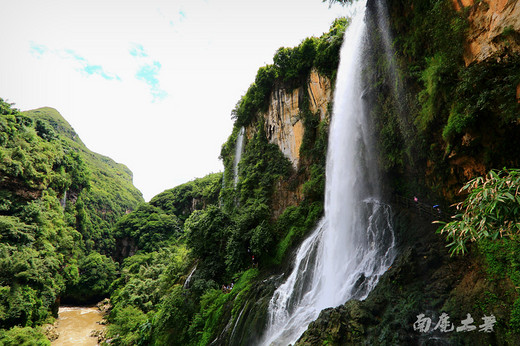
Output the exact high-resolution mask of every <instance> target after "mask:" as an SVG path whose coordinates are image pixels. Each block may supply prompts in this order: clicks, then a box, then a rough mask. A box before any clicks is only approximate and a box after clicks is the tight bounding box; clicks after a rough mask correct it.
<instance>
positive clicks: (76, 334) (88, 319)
mask: <svg viewBox="0 0 520 346" xmlns="http://www.w3.org/2000/svg"><path fill="white" fill-rule="evenodd" d="M58 315H59V316H58V333H59V335H60V336H59V338H58V339H56V340H54V341H53V342H52V343H51V344H52V346H72V345H77V346H91V345H92V346H95V345H97V344H98V343H97V338H95V337H91V336H90V333H91V332H92V331H93V330H94V329H95V330H103V328H104V326H102V325H99V324H98V323H97V322H99V321H101V320H102V317H103V316H102V315H101V312H100V311H99V310H98V308H97V307H96V306H91V307H70V306H63V307H60V310H59V312H58Z"/></svg>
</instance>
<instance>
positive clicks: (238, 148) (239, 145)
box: [233, 127, 244, 187]
mask: <svg viewBox="0 0 520 346" xmlns="http://www.w3.org/2000/svg"><path fill="white" fill-rule="evenodd" d="M243 147H244V128H243V127H241V128H240V131H239V132H238V136H237V141H236V144H235V160H234V161H233V184H234V185H233V186H234V187H236V186H237V183H238V163H239V162H240V159H241V158H242V151H243Z"/></svg>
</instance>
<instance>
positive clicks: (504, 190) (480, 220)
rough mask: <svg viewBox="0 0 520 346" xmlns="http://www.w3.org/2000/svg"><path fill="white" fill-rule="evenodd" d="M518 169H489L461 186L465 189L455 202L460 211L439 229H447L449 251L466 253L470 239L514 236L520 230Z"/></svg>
mask: <svg viewBox="0 0 520 346" xmlns="http://www.w3.org/2000/svg"><path fill="white" fill-rule="evenodd" d="M519 191H520V170H518V169H507V170H504V171H500V172H496V171H490V172H489V173H488V174H487V175H486V176H485V177H477V178H475V179H472V180H470V181H469V182H468V183H466V185H464V186H463V187H462V189H461V192H465V193H467V194H468V195H467V197H466V199H465V200H464V201H463V202H460V203H459V204H458V205H457V210H459V211H460V214H457V215H455V216H454V218H455V220H454V221H452V222H449V223H447V224H445V225H444V226H443V227H442V229H441V230H440V232H441V233H447V239H448V241H450V243H449V244H448V246H449V247H450V248H451V252H452V253H455V254H457V253H465V252H466V251H467V249H466V244H467V243H468V242H469V241H472V242H473V241H479V240H480V239H482V238H489V239H493V240H495V239H498V238H501V237H511V238H515V239H516V237H517V236H518V235H519V234H520V193H519Z"/></svg>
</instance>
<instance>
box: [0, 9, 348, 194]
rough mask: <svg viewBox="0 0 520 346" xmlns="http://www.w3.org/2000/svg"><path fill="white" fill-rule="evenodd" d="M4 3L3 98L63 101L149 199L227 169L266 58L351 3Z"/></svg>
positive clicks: (37, 103)
mask: <svg viewBox="0 0 520 346" xmlns="http://www.w3.org/2000/svg"><path fill="white" fill-rule="evenodd" d="M2 12H3V15H4V16H3V19H2V21H0V44H1V45H2V47H4V49H3V52H2V54H1V55H0V97H2V98H4V99H8V100H9V101H10V102H15V103H16V106H17V107H18V108H20V109H22V110H29V109H34V108H38V107H44V106H49V107H54V108H56V109H58V111H60V113H61V114H62V115H63V116H64V117H65V118H66V119H67V120H68V121H69V122H70V123H71V125H72V126H73V127H74V129H75V130H76V132H78V133H79V135H80V136H81V138H82V139H83V141H84V142H85V143H86V144H87V146H88V147H89V148H90V149H92V150H94V151H96V152H99V153H101V154H104V155H107V156H110V157H112V158H113V159H115V160H116V161H118V162H121V163H124V164H126V165H127V166H128V167H129V168H130V169H131V170H132V171H133V172H134V183H135V185H136V186H137V187H138V188H139V189H140V190H141V191H142V192H143V193H144V195H145V198H146V199H150V198H151V197H153V196H154V195H155V194H157V193H159V192H161V191H163V190H165V189H168V188H171V187H173V186H176V185H178V184H181V183H183V182H186V181H188V180H191V179H193V178H195V177H201V176H204V175H206V174H208V173H210V172H217V171H221V170H222V163H221V162H220V160H219V159H218V156H219V153H220V148H221V145H222V143H224V142H225V141H226V139H227V137H228V136H229V134H230V132H231V128H232V121H231V117H230V114H231V111H232V110H233V108H234V106H235V104H236V102H237V101H238V100H239V99H240V97H241V96H242V95H243V94H244V93H245V91H246V90H247V88H248V87H249V85H250V84H251V83H252V82H253V81H254V77H255V75H256V71H257V70H258V68H259V67H261V66H264V65H266V64H269V63H272V56H273V54H274V53H275V51H276V50H277V49H278V48H279V47H281V46H286V47H291V46H295V45H297V44H299V43H300V42H301V41H302V40H303V39H304V38H305V37H308V36H312V35H314V36H319V35H321V34H322V33H323V32H325V31H327V30H328V28H329V26H330V24H331V23H332V21H333V19H334V18H336V17H338V16H344V15H346V14H347V10H346V9H344V8H342V7H341V6H339V5H334V6H332V7H330V8H329V6H328V4H326V3H322V2H321V0H277V1H274V0H264V1H258V0H255V1H252V0H170V1H167V0H89V1H86V0H46V1H41V0H17V1H11V2H9V3H8V4H3V6H2Z"/></svg>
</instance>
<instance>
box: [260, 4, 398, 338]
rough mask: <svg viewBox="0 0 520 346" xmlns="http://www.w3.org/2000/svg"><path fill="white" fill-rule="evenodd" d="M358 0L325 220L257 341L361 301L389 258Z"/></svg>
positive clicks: (338, 100)
mask: <svg viewBox="0 0 520 346" xmlns="http://www.w3.org/2000/svg"><path fill="white" fill-rule="evenodd" d="M365 7H366V1H359V3H358V4H357V5H356V14H355V15H354V17H353V19H352V22H351V24H350V25H349V27H348V28H347V31H346V32H345V36H344V41H343V47H342V49H341V53H340V54H341V55H340V65H339V68H338V75H337V79H336V88H335V94H334V109H333V115H332V119H331V124H330V131H329V145H328V152H327V164H326V187H325V215H324V217H323V219H322V220H321V221H320V222H319V223H318V225H317V227H316V228H315V229H314V231H313V232H312V233H311V234H310V236H309V237H308V238H307V239H306V240H304V241H303V243H302V244H301V246H300V248H299V249H298V251H297V253H296V257H295V259H294V265H293V270H292V272H291V274H290V275H289V276H288V277H287V279H286V281H285V282H284V283H283V284H282V285H280V286H279V287H278V288H277V290H276V291H275V292H274V294H273V297H272V299H271V301H270V304H269V310H268V315H269V317H268V318H269V320H268V326H267V330H266V332H265V334H264V337H263V340H262V342H261V344H264V345H287V344H290V343H294V342H295V341H296V340H298V338H299V337H300V336H301V334H302V333H303V332H304V331H305V330H306V329H307V326H308V325H309V323H310V322H312V321H313V320H315V319H316V318H317V317H318V315H319V313H320V311H321V310H323V309H325V308H328V307H335V306H338V305H341V304H344V303H345V302H346V301H348V300H349V299H365V298H366V297H367V295H368V293H369V292H370V291H371V290H372V289H373V287H374V286H375V285H376V284H377V282H378V280H379V277H380V276H381V275H382V274H383V273H384V272H385V271H386V270H387V269H388V267H389V266H390V265H391V263H392V261H393V259H394V257H395V250H394V246H395V238H394V233H393V228H392V221H391V210H390V207H389V206H388V205H386V204H384V203H382V201H381V196H380V191H381V189H380V177H379V174H378V167H377V159H376V153H375V144H374V139H373V135H372V133H371V126H370V124H369V120H368V119H367V116H366V114H367V112H366V111H367V108H366V107H367V105H366V104H365V103H364V102H363V99H362V94H363V93H362V91H363V86H362V82H361V71H362V67H363V66H362V60H363V59H362V56H363V48H364V40H365V38H366V36H365V22H364V16H365Z"/></svg>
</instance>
